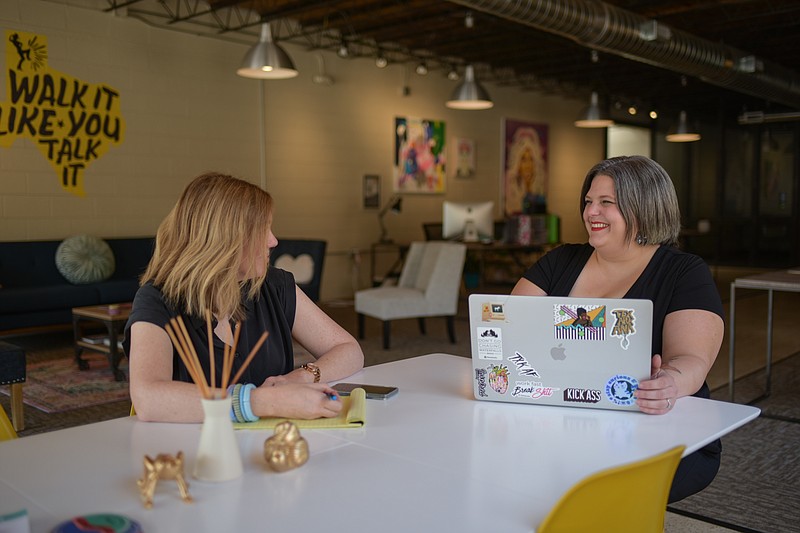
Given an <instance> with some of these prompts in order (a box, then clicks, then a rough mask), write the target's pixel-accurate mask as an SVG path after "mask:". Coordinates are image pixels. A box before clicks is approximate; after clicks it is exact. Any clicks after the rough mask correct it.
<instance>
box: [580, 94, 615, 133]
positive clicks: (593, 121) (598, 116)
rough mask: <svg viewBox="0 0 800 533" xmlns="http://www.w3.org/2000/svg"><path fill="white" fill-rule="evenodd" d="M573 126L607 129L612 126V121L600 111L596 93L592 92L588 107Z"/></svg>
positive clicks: (606, 114)
mask: <svg viewBox="0 0 800 533" xmlns="http://www.w3.org/2000/svg"><path fill="white" fill-rule="evenodd" d="M575 125H576V126H577V127H579V128H607V127H608V126H613V125H614V121H613V120H611V117H609V116H608V113H607V112H606V111H604V110H603V109H601V107H600V97H599V96H598V95H597V91H592V97H591V100H590V101H589V107H587V108H586V109H584V110H583V111H582V112H581V114H580V115H579V116H578V120H576V121H575Z"/></svg>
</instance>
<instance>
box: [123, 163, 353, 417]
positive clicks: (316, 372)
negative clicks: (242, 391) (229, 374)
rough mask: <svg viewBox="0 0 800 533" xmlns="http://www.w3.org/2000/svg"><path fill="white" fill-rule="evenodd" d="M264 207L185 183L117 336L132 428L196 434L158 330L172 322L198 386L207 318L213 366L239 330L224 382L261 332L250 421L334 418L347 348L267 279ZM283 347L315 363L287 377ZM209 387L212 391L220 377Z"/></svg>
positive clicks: (234, 183) (188, 398) (194, 411)
mask: <svg viewBox="0 0 800 533" xmlns="http://www.w3.org/2000/svg"><path fill="white" fill-rule="evenodd" d="M272 212H273V205H272V197H271V196H270V195H269V194H268V193H266V192H264V191H263V190H261V189H259V188H258V187H257V186H255V185H253V184H251V183H248V182H246V181H244V180H240V179H237V178H234V177H232V176H228V175H224V174H217V173H208V174H203V175H201V176H199V177H197V178H196V179H194V180H193V181H192V182H191V183H190V184H189V185H188V186H187V187H186V189H185V190H184V192H183V194H182V195H181V197H180V199H179V200H178V202H177V204H176V205H175V207H174V208H173V209H172V211H171V212H170V213H169V215H167V217H166V218H165V219H164V221H163V222H162V223H161V226H160V227H159V229H158V233H157V235H156V247H155V252H154V254H153V258H152V259H151V261H150V264H149V265H148V267H147V270H146V271H145V273H144V275H143V276H142V279H141V286H140V288H139V290H138V292H137V294H136V297H135V299H134V302H133V308H132V310H131V315H130V319H129V320H128V323H127V325H126V328H125V343H124V348H125V353H127V354H128V358H129V361H130V391H131V399H132V400H133V404H134V405H135V407H136V414H137V416H138V417H139V419H140V420H145V421H158V422H199V421H201V420H202V419H203V411H202V407H201V403H200V401H199V399H200V394H199V392H198V389H197V387H196V386H195V385H194V384H192V383H191V381H192V380H191V378H190V376H189V373H188V371H187V369H186V367H185V366H184V365H183V363H182V362H181V360H180V357H179V356H178V354H177V352H176V351H175V350H174V349H173V346H172V342H171V341H170V338H169V335H168V334H167V332H166V330H165V329H164V328H165V325H166V324H167V323H168V322H169V320H170V319H171V318H173V317H176V316H179V315H180V316H182V317H183V319H184V321H185V323H186V326H187V331H188V333H189V335H190V337H191V339H192V341H193V344H194V348H195V350H196V351H197V354H198V358H199V359H200V361H201V364H202V366H203V370H204V372H205V375H206V380H209V378H210V362H209V361H210V359H209V350H208V335H207V326H206V320H205V318H204V317H205V316H206V312H207V311H210V312H211V314H212V316H213V321H212V325H213V345H214V358H215V366H216V368H217V369H219V368H221V367H222V354H223V349H224V345H226V344H227V345H229V346H230V345H232V343H233V327H232V324H234V323H239V324H241V331H240V334H239V339H238V344H237V353H236V354H235V359H234V365H233V372H234V373H236V371H237V369H238V368H239V367H240V366H241V365H242V363H243V362H244V359H245V358H246V357H247V355H248V354H249V353H250V351H251V348H252V347H253V346H254V345H255V343H256V342H257V341H258V339H259V338H260V337H261V334H262V333H263V332H264V331H268V332H269V337H268V338H267V341H266V342H265V343H264V345H263V346H262V347H261V349H260V350H259V351H258V353H257V355H256V356H255V358H254V359H253V361H252V362H251V363H250V365H249V366H248V367H247V369H246V370H245V372H244V373H243V375H242V377H241V379H240V382H241V383H243V384H252V386H245V388H247V395H248V401H249V405H250V407H251V412H250V415H251V416H253V417H264V416H281V417H291V418H308V419H311V418H321V417H332V416H335V415H336V414H337V413H338V412H339V410H340V409H341V402H339V401H336V400H335V399H331V396H332V395H333V392H334V391H333V390H332V389H331V388H330V387H329V386H328V385H327V384H326V382H327V381H332V380H337V379H341V378H344V377H346V376H349V375H350V374H353V373H354V372H356V371H358V370H359V369H361V368H362V366H363V364H364V356H363V353H362V351H361V348H360V346H359V344H358V343H357V342H356V340H355V339H354V338H353V337H352V336H351V335H350V334H349V333H347V332H346V331H345V330H344V329H342V328H341V327H340V326H339V325H338V324H336V323H335V322H334V321H333V320H332V319H331V318H330V317H328V316H327V315H326V314H325V313H324V312H323V311H322V310H321V309H319V308H318V307H317V306H316V305H315V304H314V303H313V302H312V301H311V300H309V299H308V297H307V296H306V295H305V293H303V291H301V290H300V289H299V288H298V287H297V286H296V285H295V283H294V277H293V276H292V274H290V273H288V272H286V271H283V270H280V269H277V268H272V267H269V251H270V249H271V248H273V247H275V245H276V244H277V243H278V241H277V239H276V238H275V236H274V235H273V234H272V229H271V226H272ZM292 339H294V340H296V341H297V342H298V343H299V344H300V345H302V346H303V347H304V348H305V349H307V350H308V351H309V352H310V353H311V354H312V355H314V356H315V357H317V361H316V363H315V364H312V365H306V366H304V367H303V368H298V369H295V368H294V356H293V349H292ZM216 381H217V383H216V384H215V386H217V387H218V386H220V381H221V376H220V372H217V373H216Z"/></svg>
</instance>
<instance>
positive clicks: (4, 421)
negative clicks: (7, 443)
mask: <svg viewBox="0 0 800 533" xmlns="http://www.w3.org/2000/svg"><path fill="white" fill-rule="evenodd" d="M16 438H17V432H16V431H14V426H13V425H12V424H11V420H9V419H8V415H6V410H5V409H3V406H2V405H0V441H3V440H10V439H16Z"/></svg>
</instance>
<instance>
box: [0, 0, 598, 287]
mask: <svg viewBox="0 0 800 533" xmlns="http://www.w3.org/2000/svg"><path fill="white" fill-rule="evenodd" d="M0 28H1V29H2V30H3V32H5V30H7V29H14V30H20V31H27V32H34V33H39V34H44V35H46V37H47V39H48V45H49V50H48V51H49V67H50V68H52V69H56V70H59V71H61V72H65V73H69V74H71V75H73V76H75V77H77V78H80V79H82V80H84V81H87V82H92V83H105V84H107V85H110V86H112V87H114V88H115V89H117V90H118V91H119V92H120V94H121V96H120V98H121V101H120V102H121V111H122V114H123V117H124V119H125V121H126V126H127V128H126V133H125V139H124V141H123V142H122V143H121V144H120V145H118V146H114V147H112V148H111V149H110V150H109V151H108V153H106V154H105V155H104V156H103V157H102V158H100V159H99V160H97V161H95V162H93V164H92V165H91V166H90V167H89V168H88V169H87V170H86V179H85V189H86V195H85V196H84V197H77V196H74V195H71V194H70V193H68V192H66V191H64V190H63V189H62V188H61V186H60V184H59V179H58V176H56V174H55V172H54V170H53V168H52V167H51V166H50V164H49V163H48V162H47V161H46V160H45V158H44V157H42V155H41V154H40V153H39V151H38V150H37V149H36V148H35V146H34V144H33V142H32V141H31V140H30V139H17V140H16V142H15V143H14V144H13V145H12V146H11V147H9V148H5V147H0V216H1V217H2V225H0V239H2V240H34V239H58V238H62V237H65V236H67V235H70V234H75V233H82V232H86V233H93V234H95V235H100V236H107V237H110V236H126V235H152V234H154V233H155V231H156V228H157V226H158V223H159V222H160V221H161V219H162V218H163V216H164V215H165V214H166V213H167V211H168V210H169V208H170V207H171V205H172V204H173V203H174V201H175V200H176V198H177V196H178V194H179V192H180V191H181V189H182V188H183V187H184V185H185V184H186V183H187V182H188V181H189V180H190V179H191V178H192V177H194V176H195V175H197V174H199V173H201V172H203V171H206V170H219V171H224V172H229V173H232V174H234V175H237V176H240V177H243V178H245V179H248V180H250V181H252V182H253V183H259V181H260V176H259V175H260V169H259V131H260V128H259V119H260V117H259V90H260V87H262V86H263V87H264V91H265V107H266V116H265V117H264V119H265V124H266V147H265V149H266V156H267V166H266V187H267V190H269V191H270V193H272V195H273V196H274V197H275V199H276V209H277V212H276V218H275V233H276V234H277V235H278V237H279V238H280V237H281V236H285V237H306V238H324V239H326V240H327V241H328V250H329V255H328V258H327V260H326V268H325V273H324V279H323V286H322V298H323V299H324V300H329V299H333V298H349V297H352V292H353V289H354V288H356V287H363V286H366V285H367V284H368V281H367V280H368V274H369V273H368V257H367V256H366V255H365V254H366V253H367V252H368V250H369V245H370V243H372V242H374V241H375V240H376V239H377V238H378V236H379V228H378V223H377V214H376V211H375V210H365V209H363V208H362V207H361V187H362V177H363V175H364V174H379V175H380V176H381V178H382V180H381V189H382V195H381V196H382V202H385V201H386V200H387V199H388V197H389V195H390V194H391V176H392V160H393V143H394V136H393V127H394V118H395V117H396V116H407V117H421V118H429V119H437V120H444V121H445V122H446V136H447V140H448V142H451V141H452V139H454V138H455V137H467V138H471V139H474V140H475V142H476V153H477V164H476V167H477V168H476V170H477V176H476V177H475V178H473V179H455V178H452V177H448V181H447V192H446V193H445V194H444V195H441V194H439V195H406V196H405V199H404V202H403V212H402V213H401V214H400V215H398V216H387V217H386V219H385V220H386V224H387V227H388V230H389V235H390V236H391V237H392V238H394V239H395V240H398V241H410V240H413V239H422V238H423V233H422V223H423V222H435V221H438V220H440V219H441V203H442V201H443V200H444V199H450V200H457V201H473V200H483V199H491V200H494V201H495V202H496V205H497V215H498V218H499V217H500V213H501V211H500V205H501V204H500V200H501V198H500V182H499V176H500V170H501V161H500V155H501V126H502V120H503V118H504V117H508V118H515V119H522V120H530V121H534V122H543V123H547V124H549V128H550V130H549V144H550V157H549V173H550V187H549V191H548V206H549V211H551V212H553V213H555V214H557V215H559V216H560V217H561V218H562V239H563V240H565V241H583V240H584V239H585V234H584V232H583V229H582V226H581V224H580V221H579V216H578V193H579V188H580V184H581V182H582V179H583V176H584V174H585V172H586V171H587V170H588V169H589V168H590V167H591V166H592V165H593V164H594V163H596V162H597V161H598V160H600V159H601V158H602V156H603V147H604V140H603V139H604V130H582V129H579V128H575V127H574V126H573V125H572V121H573V119H574V117H575V116H576V115H577V113H578V112H579V111H580V109H581V108H582V107H583V106H584V105H585V102H578V101H574V100H566V99H564V98H561V97H557V96H553V95H543V94H537V93H533V92H522V91H520V90H517V89H512V88H503V87H497V86H493V85H491V84H486V88H487V90H488V91H489V92H490V94H491V95H492V98H493V100H494V101H495V107H494V108H492V109H490V110H486V111H456V110H450V109H447V108H446V107H445V106H444V101H445V100H446V99H447V98H448V96H449V94H450V92H451V91H452V90H453V88H454V87H455V84H454V82H451V81H448V80H447V79H446V77H445V76H444V73H441V72H431V73H429V74H428V75H427V76H425V77H421V76H418V75H416V74H414V73H413V72H412V73H411V74H408V75H407V77H408V80H409V81H408V84H409V86H410V88H411V91H410V95H408V96H401V94H400V88H401V87H402V85H403V83H404V78H405V77H406V74H405V72H404V69H405V67H404V66H401V65H390V66H389V67H387V68H386V69H382V70H381V69H378V68H376V67H375V66H374V63H373V62H372V61H371V60H368V59H350V60H343V59H340V58H338V57H336V56H335V55H334V54H328V53H324V56H323V57H324V60H325V66H326V71H327V74H329V75H330V76H331V77H333V78H334V80H335V83H334V85H332V86H324V85H315V84H314V83H312V81H311V79H312V77H313V75H314V74H315V73H316V72H317V71H318V60H317V54H319V53H320V52H306V51H305V50H304V49H302V48H301V47H298V46H293V45H291V44H285V47H286V49H287V51H288V52H289V54H290V55H291V56H292V58H293V59H294V61H295V63H296V65H297V67H298V69H299V70H300V76H298V77H297V78H294V79H290V80H274V81H266V82H263V84H262V82H259V81H255V80H248V79H243V78H240V77H238V76H236V75H235V72H234V71H235V69H236V67H237V66H238V64H239V62H240V61H241V58H242V57H243V55H244V53H245V51H246V49H247V47H246V46H243V45H240V44H235V43H228V42H225V41H220V40H215V39H209V38H203V37H197V36H192V35H186V34H183V33H179V32H173V31H169V30H160V29H154V28H152V27H149V26H147V25H145V24H143V23H141V22H139V21H137V20H134V19H132V18H124V17H117V16H114V15H112V14H109V13H102V12H99V11H91V10H87V9H81V8H73V7H67V6H64V5H61V4H57V3H52V2H45V1H41V0H3V2H1V3H0ZM0 68H2V73H3V77H4V78H6V77H7V69H8V68H9V66H8V65H7V64H6V58H5V56H4V55H2V56H0ZM7 92H8V88H7V82H6V83H4V84H3V89H2V92H0V101H7V100H8V98H9V96H8V94H7ZM448 155H449V154H448ZM353 250H360V254H361V257H362V259H363V261H362V264H361V266H360V269H358V270H354V269H357V268H358V266H357V265H356V264H355V263H354V262H353V259H352V255H353V254H352V253H351V252H352V251H353ZM353 274H355V279H356V281H353V279H354V276H353Z"/></svg>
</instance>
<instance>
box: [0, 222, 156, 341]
mask: <svg viewBox="0 0 800 533" xmlns="http://www.w3.org/2000/svg"><path fill="white" fill-rule="evenodd" d="M104 240H105V241H106V242H107V243H108V245H109V246H110V247H111V251H112V252H113V253H114V262H115V269H114V273H113V274H112V276H111V277H110V278H109V279H107V280H105V281H101V282H99V283H88V284H85V285H75V284H72V283H70V282H69V281H67V280H66V279H65V278H64V276H62V275H61V273H60V272H59V271H58V268H57V267H56V262H55V257H56V250H57V249H58V246H59V244H61V242H62V241H60V240H58V241H19V242H0V331H4V330H9V329H16V328H26V327H33V326H49V325H54V324H69V323H70V322H71V321H72V308H73V307H82V306H86V305H102V304H111V303H120V302H130V301H133V297H134V295H135V294H136V289H137V288H138V286H139V281H138V278H139V276H140V275H141V274H142V272H144V270H145V268H146V267H147V263H148V262H149V261H150V258H151V257H152V254H153V246H154V243H155V239H154V237H129V238H110V239H104Z"/></svg>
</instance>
